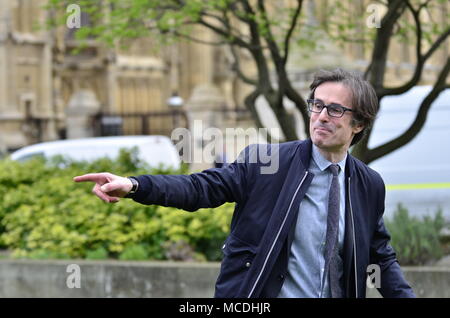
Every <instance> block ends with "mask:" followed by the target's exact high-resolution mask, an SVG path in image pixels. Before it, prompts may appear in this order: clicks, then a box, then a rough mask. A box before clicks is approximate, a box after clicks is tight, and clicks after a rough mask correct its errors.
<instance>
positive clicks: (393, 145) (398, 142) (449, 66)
mask: <svg viewBox="0 0 450 318" xmlns="http://www.w3.org/2000/svg"><path fill="white" fill-rule="evenodd" d="M449 73H450V58H447V63H446V64H445V66H444V67H443V68H442V70H441V72H440V74H439V76H438V79H437V80H436V83H435V84H434V87H433V89H432V90H431V92H430V93H429V94H428V95H427V96H426V97H425V99H424V100H423V101H422V103H421V105H420V108H419V111H418V112H417V115H416V118H415V120H414V122H413V123H412V124H411V125H410V126H409V128H408V129H407V130H406V131H405V132H404V133H403V134H402V135H400V136H399V137H397V138H395V139H393V140H391V141H389V142H387V143H385V144H383V145H381V146H378V147H376V148H374V149H372V150H370V151H369V155H368V157H367V158H366V159H367V161H366V162H367V163H368V162H371V161H374V160H376V159H378V158H380V157H382V156H384V155H386V154H388V153H390V152H392V151H394V150H395V149H398V148H400V147H402V146H404V145H406V144H407V143H408V142H410V141H411V140H412V139H414V137H416V136H417V134H418V133H419V132H420V130H421V129H422V127H423V126H424V124H425V121H426V119H427V115H428V111H429V110H430V108H431V104H432V103H433V102H434V101H435V100H436V98H437V97H438V96H439V94H440V93H441V92H442V91H443V90H444V89H445V88H446V87H448V86H449V85H447V84H446V79H447V77H448V75H449Z"/></svg>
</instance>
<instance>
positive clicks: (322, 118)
mask: <svg viewBox="0 0 450 318" xmlns="http://www.w3.org/2000/svg"><path fill="white" fill-rule="evenodd" d="M319 120H320V121H328V120H330V116H329V115H328V108H326V107H324V108H323V109H322V111H321V112H320V113H319Z"/></svg>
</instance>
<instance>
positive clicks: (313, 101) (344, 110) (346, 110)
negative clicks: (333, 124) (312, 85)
mask: <svg viewBox="0 0 450 318" xmlns="http://www.w3.org/2000/svg"><path fill="white" fill-rule="evenodd" d="M306 102H307V103H308V110H309V111H310V112H313V113H316V114H319V113H321V112H322V110H323V108H322V109H321V110H320V111H314V110H312V105H314V103H315V102H320V103H321V104H323V107H324V108H326V109H327V114H328V116H330V117H335V118H341V117H342V116H344V114H345V112H352V111H353V110H352V109H351V108H347V107H344V106H342V105H339V104H334V103H331V104H329V105H326V104H325V103H324V102H322V101H321V100H320V99H307V100H306ZM330 108H332V109H335V110H339V111H342V114H341V115H340V116H336V115H331V114H330Z"/></svg>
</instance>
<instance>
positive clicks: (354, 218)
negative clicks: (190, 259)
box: [133, 139, 414, 298]
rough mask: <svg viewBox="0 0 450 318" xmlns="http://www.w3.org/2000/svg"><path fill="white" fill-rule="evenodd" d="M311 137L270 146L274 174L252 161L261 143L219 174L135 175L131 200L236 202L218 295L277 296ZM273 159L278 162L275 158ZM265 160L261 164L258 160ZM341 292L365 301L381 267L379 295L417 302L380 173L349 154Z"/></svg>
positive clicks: (187, 205)
mask: <svg viewBox="0 0 450 318" xmlns="http://www.w3.org/2000/svg"><path fill="white" fill-rule="evenodd" d="M311 146H312V142H311V140H310V139H307V140H305V141H293V142H287V143H282V144H278V145H270V146H269V148H268V149H269V154H270V155H272V156H277V158H278V160H279V169H278V171H277V172H276V173H272V174H264V173H261V171H262V170H261V168H263V167H264V166H265V167H266V168H267V167H268V166H269V165H270V163H266V164H264V163H262V162H267V161H262V160H255V154H256V153H257V151H259V150H258V147H261V145H259V146H258V145H253V146H250V147H247V148H246V149H245V150H244V151H243V152H242V153H241V154H240V157H239V160H237V161H235V162H234V163H232V164H230V165H227V166H226V167H224V168H221V169H215V168H214V169H208V170H205V171H203V172H201V173H194V174H191V175H177V176H175V175H163V176H161V175H144V176H138V177H136V178H137V179H138V181H139V189H138V191H137V192H136V193H135V195H134V197H133V199H134V200H135V201H136V202H139V203H143V204H158V205H163V206H171V207H177V208H180V209H184V210H187V211H195V210H198V209H200V208H207V207H217V206H220V205H222V204H223V203H225V202H236V207H235V211H234V214H233V218H232V222H231V230H230V235H229V236H228V238H227V240H226V241H225V243H224V245H223V248H222V249H223V254H224V258H223V261H222V265H221V271H220V275H219V277H218V279H217V283H216V293H215V296H216V297H242V298H243V297H245V298H246V297H276V296H277V295H278V293H279V291H280V289H281V286H282V284H283V281H284V278H285V277H286V274H287V265H288V257H289V250H290V247H291V244H292V241H293V238H294V231H295V224H296V219H297V215H298V211H299V206H300V202H301V201H302V199H303V198H304V196H305V193H306V191H307V189H308V187H309V185H310V183H311V180H312V179H313V177H314V176H313V175H312V174H311V173H310V172H308V171H307V168H308V167H309V161H310V158H311ZM273 158H275V157H273ZM261 161H262V162H261ZM345 179H346V190H347V191H346V200H347V202H346V220H345V222H346V226H345V236H344V287H345V295H346V297H365V293H366V279H367V267H368V265H369V264H378V265H379V266H380V268H381V285H380V286H381V288H380V289H379V291H380V292H381V294H382V295H383V296H384V297H414V293H413V291H412V289H411V288H410V286H409V285H408V283H407V282H406V280H405V279H404V277H403V274H402V272H401V269H400V266H399V264H398V262H397V259H396V255H395V252H394V250H393V249H392V247H391V246H390V245H389V240H390V236H389V234H388V232H387V230H386V228H385V226H384V222H383V219H382V215H383V212H384V199H385V186H384V183H383V180H382V178H381V177H380V175H379V174H378V173H377V172H375V171H374V170H372V169H370V168H369V167H367V165H365V164H364V163H362V162H361V161H359V160H358V159H356V158H354V157H352V156H351V155H348V156H347V162H346V171H345Z"/></svg>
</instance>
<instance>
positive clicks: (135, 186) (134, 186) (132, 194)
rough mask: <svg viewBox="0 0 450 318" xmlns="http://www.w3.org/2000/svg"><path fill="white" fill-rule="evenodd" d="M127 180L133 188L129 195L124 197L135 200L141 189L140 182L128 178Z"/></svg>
mask: <svg viewBox="0 0 450 318" xmlns="http://www.w3.org/2000/svg"><path fill="white" fill-rule="evenodd" d="M127 179H128V180H130V182H131V184H132V187H131V190H130V191H128V193H127V194H126V195H125V196H124V198H133V197H134V194H135V193H136V192H137V190H138V189H139V182H138V181H137V179H136V178H134V177H127Z"/></svg>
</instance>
